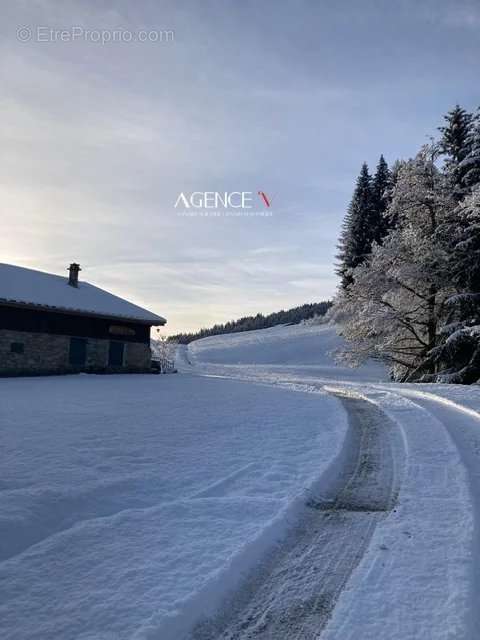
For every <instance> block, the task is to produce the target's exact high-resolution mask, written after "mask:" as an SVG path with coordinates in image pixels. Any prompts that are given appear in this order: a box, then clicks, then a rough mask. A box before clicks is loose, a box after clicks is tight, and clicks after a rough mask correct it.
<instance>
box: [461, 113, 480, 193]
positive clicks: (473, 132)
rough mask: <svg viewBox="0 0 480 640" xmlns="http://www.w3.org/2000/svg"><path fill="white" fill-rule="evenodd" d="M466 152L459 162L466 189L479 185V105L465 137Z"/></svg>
mask: <svg viewBox="0 0 480 640" xmlns="http://www.w3.org/2000/svg"><path fill="white" fill-rule="evenodd" d="M465 142H466V147H467V154H466V156H465V158H464V159H463V160H462V161H461V163H460V170H461V172H462V179H463V184H464V186H465V188H466V189H467V190H471V189H475V187H477V186H478V185H480V107H479V108H478V109H477V113H476V115H475V116H474V118H472V122H471V125H470V130H469V132H468V134H467V137H466V141H465Z"/></svg>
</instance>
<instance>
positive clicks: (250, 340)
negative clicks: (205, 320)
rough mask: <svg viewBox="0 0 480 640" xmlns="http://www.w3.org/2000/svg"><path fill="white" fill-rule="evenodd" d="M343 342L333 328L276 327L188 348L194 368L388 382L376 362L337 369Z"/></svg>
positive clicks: (307, 326) (200, 343) (243, 333)
mask: <svg viewBox="0 0 480 640" xmlns="http://www.w3.org/2000/svg"><path fill="white" fill-rule="evenodd" d="M343 344H344V342H343V339H342V338H341V337H340V336H339V335H338V333H337V328H336V327H335V326H332V325H326V324H325V325H291V326H277V327H272V328H271V329H261V330H259V331H245V332H241V333H231V334H226V335H220V336H211V337H209V338H203V339H202V340H196V341H195V342H193V343H191V344H190V345H189V348H188V352H189V356H190V359H191V361H192V362H193V363H195V364H204V363H208V364H217V365H218V364H221V365H272V367H271V368H272V370H275V369H274V367H278V368H280V369H283V370H286V369H287V368H288V370H289V371H291V370H294V369H296V368H299V367H301V369H302V370H304V371H306V372H307V371H308V373H309V375H315V376H317V377H325V378H336V379H339V378H341V379H344V380H370V381H380V380H386V379H387V372H386V371H385V369H384V367H383V366H382V365H380V364H379V363H376V362H369V363H368V364H366V365H363V366H361V367H358V368H356V369H352V368H350V367H346V366H341V365H339V364H338V363H337V362H336V361H335V359H334V356H333V353H334V352H335V351H336V350H338V349H340V348H341V347H342V346H343Z"/></svg>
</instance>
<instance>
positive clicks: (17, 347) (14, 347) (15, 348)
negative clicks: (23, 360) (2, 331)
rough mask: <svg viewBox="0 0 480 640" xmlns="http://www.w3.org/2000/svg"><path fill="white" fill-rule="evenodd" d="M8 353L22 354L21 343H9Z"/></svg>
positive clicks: (23, 349) (22, 345)
mask: <svg viewBox="0 0 480 640" xmlns="http://www.w3.org/2000/svg"><path fill="white" fill-rule="evenodd" d="M10 352H11V353H24V352H25V345H24V344H23V342H11V343H10Z"/></svg>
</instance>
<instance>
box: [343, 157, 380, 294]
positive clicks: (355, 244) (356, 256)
mask: <svg viewBox="0 0 480 640" xmlns="http://www.w3.org/2000/svg"><path fill="white" fill-rule="evenodd" d="M374 219H375V207H374V198H373V185H372V178H371V176H370V173H369V171H368V166H367V164H366V163H365V162H364V163H363V165H362V169H361V171H360V175H359V176H358V178H357V184H356V187H355V191H354V192H353V197H352V200H351V202H350V205H349V207H348V211H347V214H346V216H345V219H344V221H343V225H342V232H341V235H340V242H339V245H338V249H339V253H338V255H337V260H338V268H337V273H338V275H339V276H340V278H341V286H342V288H343V289H346V288H347V287H348V286H349V285H350V284H351V283H352V282H353V278H352V273H351V272H352V269H355V267H358V266H359V265H360V264H362V262H364V261H365V259H366V257H367V256H368V254H369V253H370V251H371V247H372V239H373V236H374V232H372V227H371V225H372V220H374Z"/></svg>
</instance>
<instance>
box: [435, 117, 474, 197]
mask: <svg viewBox="0 0 480 640" xmlns="http://www.w3.org/2000/svg"><path fill="white" fill-rule="evenodd" d="M444 120H445V121H446V124H445V126H443V127H439V130H440V131H441V133H442V137H441V138H440V142H439V150H440V152H441V153H442V154H444V155H445V156H446V163H445V166H446V173H447V176H448V178H449V180H450V182H451V184H452V187H453V194H454V197H456V199H457V200H460V199H461V198H462V195H463V194H464V193H465V189H464V175H465V168H464V167H463V166H462V163H463V161H464V160H465V158H466V157H467V155H468V151H469V149H468V142H467V141H468V137H469V133H470V129H471V122H472V115H471V114H470V113H468V112H467V111H465V109H462V107H460V106H459V105H458V104H457V105H456V106H455V108H454V109H452V110H451V111H449V112H448V113H447V115H446V116H444Z"/></svg>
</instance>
